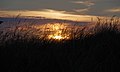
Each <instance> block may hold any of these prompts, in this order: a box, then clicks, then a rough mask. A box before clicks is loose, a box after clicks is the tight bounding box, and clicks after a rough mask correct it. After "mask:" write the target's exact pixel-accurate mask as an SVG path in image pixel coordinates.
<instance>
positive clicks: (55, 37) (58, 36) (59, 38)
mask: <svg viewBox="0 0 120 72" xmlns="http://www.w3.org/2000/svg"><path fill="white" fill-rule="evenodd" d="M48 38H49V39H56V40H61V39H65V38H64V37H62V36H61V35H55V36H54V35H49V36H48Z"/></svg>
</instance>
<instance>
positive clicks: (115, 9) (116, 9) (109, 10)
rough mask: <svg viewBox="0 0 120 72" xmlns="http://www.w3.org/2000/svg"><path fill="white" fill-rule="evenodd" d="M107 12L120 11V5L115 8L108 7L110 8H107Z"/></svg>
mask: <svg viewBox="0 0 120 72" xmlns="http://www.w3.org/2000/svg"><path fill="white" fill-rule="evenodd" d="M105 11H106V12H113V13H116V12H117V13H118V12H120V7H119V8H113V9H108V10H105Z"/></svg>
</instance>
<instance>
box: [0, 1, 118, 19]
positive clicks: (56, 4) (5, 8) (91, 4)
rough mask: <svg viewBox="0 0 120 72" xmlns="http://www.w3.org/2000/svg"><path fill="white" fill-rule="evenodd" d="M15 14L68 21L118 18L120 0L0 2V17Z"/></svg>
mask: <svg viewBox="0 0 120 72" xmlns="http://www.w3.org/2000/svg"><path fill="white" fill-rule="evenodd" d="M17 14H22V15H23V16H43V17H48V18H58V19H68V20H72V19H75V20H76V19H78V18H79V19H80V20H89V19H88V18H90V17H96V16H113V15H117V16H118V17H120V0H0V16H1V15H17Z"/></svg>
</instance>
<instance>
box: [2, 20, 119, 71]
mask: <svg viewBox="0 0 120 72" xmlns="http://www.w3.org/2000/svg"><path fill="white" fill-rule="evenodd" d="M84 30H85V29H84V28H83V29H82V30H79V31H78V32H77V34H80V35H77V37H78V38H72V39H69V40H61V41H56V40H52V39H50V40H46V39H42V38H41V39H39V38H38V37H36V36H31V37H28V36H27V35H22V36H21V35H19V33H16V31H14V32H12V33H11V32H6V33H4V34H3V32H2V31H0V48H1V60H2V61H1V62H2V67H4V68H5V70H6V71H7V72H116V71H117V70H119V67H118V66H120V59H119V57H120V49H119V48H120V30H119V22H118V20H116V19H115V20H110V21H109V22H104V21H100V20H99V19H98V22H97V23H96V25H95V26H93V27H92V28H91V29H90V31H89V32H90V33H92V34H90V33H88V34H85V33H84ZM8 37H9V38H8Z"/></svg>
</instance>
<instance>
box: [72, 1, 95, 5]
mask: <svg viewBox="0 0 120 72" xmlns="http://www.w3.org/2000/svg"><path fill="white" fill-rule="evenodd" d="M71 3H75V4H83V5H86V6H92V5H95V3H94V2H91V1H71Z"/></svg>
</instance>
